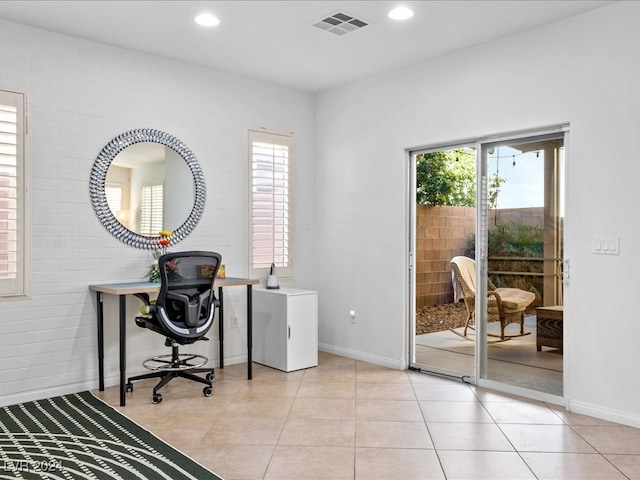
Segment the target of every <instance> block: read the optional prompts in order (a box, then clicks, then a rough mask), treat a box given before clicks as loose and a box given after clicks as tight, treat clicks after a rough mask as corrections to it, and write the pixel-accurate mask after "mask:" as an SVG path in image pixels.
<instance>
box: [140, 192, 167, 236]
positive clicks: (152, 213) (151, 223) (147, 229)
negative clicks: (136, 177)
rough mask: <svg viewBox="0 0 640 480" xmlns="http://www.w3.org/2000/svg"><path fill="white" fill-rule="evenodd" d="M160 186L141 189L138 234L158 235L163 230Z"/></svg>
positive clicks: (162, 194) (162, 195)
mask: <svg viewBox="0 0 640 480" xmlns="http://www.w3.org/2000/svg"><path fill="white" fill-rule="evenodd" d="M163 197H164V193H163V188H162V184H158V185H146V186H144V187H142V195H141V198H140V234H141V235H158V232H160V231H161V230H164V225H163V223H164V219H163V215H162V208H163V200H162V199H163Z"/></svg>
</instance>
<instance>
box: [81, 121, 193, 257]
mask: <svg viewBox="0 0 640 480" xmlns="http://www.w3.org/2000/svg"><path fill="white" fill-rule="evenodd" d="M89 191H90V194H91V203H92V204H93V208H94V210H95V212H96V214H97V216H98V218H99V219H100V221H101V222H102V224H103V225H104V227H105V228H106V229H107V230H108V231H109V232H110V233H111V234H112V235H113V236H115V237H116V238H117V239H119V240H121V241H122V242H124V243H126V244H127V245H131V246H132V247H136V248H147V249H155V248H158V245H159V241H160V238H161V237H160V235H159V232H160V231H161V230H170V231H172V232H173V235H171V239H170V240H171V243H170V245H175V244H176V243H178V242H179V241H181V240H183V239H184V238H185V237H186V236H187V235H188V234H189V233H191V231H192V230H193V229H194V228H195V226H196V224H197V223H198V221H199V220H200V217H201V216H202V212H203V211H204V204H205V200H206V186H205V183H204V175H203V174H202V170H201V168H200V163H199V162H198V160H197V159H196V158H195V156H194V155H193V153H192V152H191V150H189V148H188V147H187V146H186V145H185V144H184V143H182V142H181V141H180V140H178V139H177V138H175V137H173V136H171V135H169V134H168V133H165V132H161V131H159V130H152V129H138V130H131V131H128V132H125V133H123V134H121V135H118V136H117V137H116V138H114V139H113V140H111V141H110V142H109V143H108V144H107V145H105V147H104V148H103V149H102V151H101V152H100V154H99V155H98V157H97V158H96V161H95V162H94V164H93V168H92V170H91V178H90V183H89Z"/></svg>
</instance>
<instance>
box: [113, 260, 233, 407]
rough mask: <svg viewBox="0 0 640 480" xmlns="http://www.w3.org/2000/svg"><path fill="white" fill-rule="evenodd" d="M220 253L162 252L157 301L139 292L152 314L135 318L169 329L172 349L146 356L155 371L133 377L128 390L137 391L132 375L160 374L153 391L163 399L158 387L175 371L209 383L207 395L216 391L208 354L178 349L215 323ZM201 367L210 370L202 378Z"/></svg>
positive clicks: (157, 398)
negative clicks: (214, 284)
mask: <svg viewBox="0 0 640 480" xmlns="http://www.w3.org/2000/svg"><path fill="white" fill-rule="evenodd" d="M221 259H222V257H221V256H220V254H219V253H215V252H198V251H195V252H178V253H167V254H165V255H162V256H160V258H159V259H158V268H159V270H160V281H161V283H160V293H158V298H157V299H156V301H155V302H151V301H150V299H149V295H148V294H146V293H139V294H135V295H136V297H138V298H140V299H141V300H142V301H143V302H144V304H145V307H143V309H144V310H145V311H146V312H147V315H144V316H140V317H136V324H137V325H138V326H139V327H142V328H148V329H149V330H153V331H154V332H156V333H159V334H160V335H164V336H165V337H166V341H165V345H166V346H167V347H171V354H168V355H159V356H156V357H153V358H149V359H147V360H145V361H144V362H143V365H144V367H145V368H147V369H149V370H153V371H152V372H151V373H147V374H144V375H138V376H135V377H130V378H129V379H128V381H127V386H126V389H127V392H131V391H133V383H132V382H133V381H136V380H143V379H146V378H160V382H159V383H158V384H157V385H156V386H155V387H154V389H153V396H152V397H151V401H152V402H153V403H160V402H161V401H162V395H161V394H160V393H158V390H160V389H161V388H162V387H164V386H165V385H166V384H167V383H169V381H171V380H172V379H174V378H175V377H182V378H187V379H189V380H193V381H196V382H200V383H204V384H205V385H206V387H204V389H203V391H202V392H203V393H204V395H205V396H207V397H210V396H211V395H212V394H213V386H212V383H213V380H214V379H215V373H214V370H213V368H201V367H202V366H203V365H204V364H206V363H207V362H208V361H209V359H208V358H207V357H205V356H203V355H196V354H186V353H179V351H178V346H179V345H187V344H191V343H194V342H197V341H199V340H209V339H208V338H206V337H205V334H206V333H207V332H208V331H209V329H210V328H211V327H212V325H213V321H214V314H215V310H216V307H218V306H219V305H220V302H219V301H218V299H217V298H216V296H215V290H214V286H213V283H214V281H215V279H216V274H217V273H218V267H219V266H220V261H221ZM196 373H206V376H205V377H204V378H202V377H200V376H198V375H195V374H196Z"/></svg>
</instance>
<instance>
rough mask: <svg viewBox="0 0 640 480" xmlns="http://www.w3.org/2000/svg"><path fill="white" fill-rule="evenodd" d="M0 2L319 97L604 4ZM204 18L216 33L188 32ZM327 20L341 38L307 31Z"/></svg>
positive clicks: (95, 35) (523, 0)
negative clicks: (351, 27)
mask: <svg viewBox="0 0 640 480" xmlns="http://www.w3.org/2000/svg"><path fill="white" fill-rule="evenodd" d="M399 3H400V2H396V1H344V2H343V1H293V0H285V1H257V0H252V1H238V0H235V1H166V0H164V1H150V0H145V1H131V0H129V1H114V0H111V1H97V0H85V1H81V0H73V1H27V0H21V1H0V18H2V19H5V20H9V21H13V22H17V23H23V24H26V25H31V26H34V27H39V28H43V29H47V30H52V31H55V32H60V33H65V34H67V35H72V36H76V37H80V38H85V39H89V40H94V41H97V42H103V43H107V44H110V45H115V46H118V47H124V48H128V49H132V50H138V51H141V52H146V53H150V54H154V55H160V56H163V57H167V58H171V59H175V60H180V61H184V62H189V63H193V64H197V65H203V66H207V67H212V68H215V69H219V70H224V71H228V72H233V73H238V74H242V75H247V76H250V77H254V78H259V79H261V80H266V81H269V82H275V83H278V84H282V85H286V86H290V87H293V88H296V89H300V90H306V91H312V92H318V91H321V90H325V89H328V88H331V87H335V86H337V85H340V84H343V83H347V82H350V81H353V80H357V79H359V78H363V77H366V76H369V75H374V74H377V73H381V72H384V71H388V70H392V69H396V68H400V67H403V66H405V65H409V64H412V63H415V62H419V61H423V60H428V59H430V58H434V57H438V56H441V55H444V54H447V53H451V52H453V51H456V50H460V49H464V48H467V47H470V46H472V45H476V44H480V43H484V42H488V41H491V40H494V39H497V38H501V37H505V36H508V35H512V34H514V33H517V32H520V31H523V30H527V29H531V28H535V27H538V26H540V25H544V24H548V23H551V22H555V21H558V20H561V19H563V18H567V17H570V16H573V15H577V14H580V13H582V12H585V11H588V10H592V9H595V8H599V7H602V6H603V5H606V4H609V3H612V2H610V1H592V0H589V1H577V0H569V1H541V0H536V1H527V0H515V1H507V0H501V1H473V0H472V1H451V0H449V1H406V2H402V4H403V5H406V6H409V7H411V8H412V9H413V10H414V12H415V15H414V16H413V18H411V19H409V20H404V21H394V20H391V19H389V18H388V17H387V13H388V11H389V10H390V9H391V8H392V7H394V6H397V5H398V4H399ZM204 11H208V12H211V13H213V14H214V15H216V16H217V17H218V18H219V19H220V20H221V23H220V25H218V26H217V27H213V28H204V27H200V26H198V25H196V24H195V23H194V21H193V19H194V17H195V16H196V15H197V14H199V13H201V12H204ZM336 12H344V13H346V14H348V15H350V16H354V17H356V18H357V19H359V20H362V21H363V22H365V23H367V26H366V27H363V28H360V29H357V30H356V31H353V32H350V33H347V34H345V35H335V34H333V33H330V32H327V31H324V30H321V29H319V28H315V27H313V26H312V24H314V23H316V21H318V20H321V19H323V18H325V17H328V16H330V15H332V14H334V13H336Z"/></svg>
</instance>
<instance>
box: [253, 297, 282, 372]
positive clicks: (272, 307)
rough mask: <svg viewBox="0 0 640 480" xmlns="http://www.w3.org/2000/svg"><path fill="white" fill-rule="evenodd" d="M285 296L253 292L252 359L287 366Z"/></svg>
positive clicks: (274, 366)
mask: <svg viewBox="0 0 640 480" xmlns="http://www.w3.org/2000/svg"><path fill="white" fill-rule="evenodd" d="M286 300H287V297H286V296H283V295H274V294H270V293H265V292H255V293H254V301H253V349H252V352H253V360H254V361H255V362H257V363H261V364H263V365H267V366H269V367H273V368H278V369H280V370H286V367H287V301H286Z"/></svg>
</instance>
